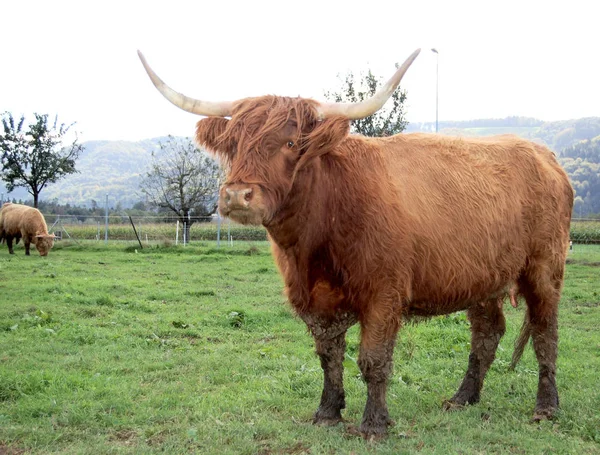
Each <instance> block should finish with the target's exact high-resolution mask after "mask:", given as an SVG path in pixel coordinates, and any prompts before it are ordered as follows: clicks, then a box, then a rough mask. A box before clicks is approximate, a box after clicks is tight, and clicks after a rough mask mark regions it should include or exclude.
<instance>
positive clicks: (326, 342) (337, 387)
mask: <svg viewBox="0 0 600 455" xmlns="http://www.w3.org/2000/svg"><path fill="white" fill-rule="evenodd" d="M302 319H303V320H304V322H306V324H307V325H308V328H309V329H310V331H311V332H312V335H313V337H314V339H315V345H316V351H317V354H318V355H319V359H320V360H321V368H323V377H324V380H323V392H322V394H321V402H320V404H319V407H318V409H317V412H316V413H315V415H314V418H313V423H315V424H318V425H335V424H337V423H338V422H341V421H342V413H341V411H342V409H344V408H345V407H346V401H345V393H344V382H343V373H344V366H343V361H344V355H345V352H346V331H347V330H348V328H349V327H350V326H352V325H353V324H354V323H355V322H356V317H355V316H354V315H352V314H350V313H344V314H342V315H340V316H338V317H336V318H334V319H330V318H322V317H319V316H314V315H313V316H303V318H302Z"/></svg>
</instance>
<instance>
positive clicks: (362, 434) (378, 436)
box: [346, 425, 387, 442]
mask: <svg viewBox="0 0 600 455" xmlns="http://www.w3.org/2000/svg"><path fill="white" fill-rule="evenodd" d="M346 432H347V433H348V434H349V435H351V436H358V437H359V438H363V439H365V440H367V441H369V442H378V441H382V440H384V439H385V438H386V437H387V427H386V428H384V429H377V430H374V429H368V430H367V429H363V426H362V425H361V426H360V428H359V427H357V426H356V425H347V426H346Z"/></svg>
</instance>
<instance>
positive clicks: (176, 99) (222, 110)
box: [138, 51, 233, 117]
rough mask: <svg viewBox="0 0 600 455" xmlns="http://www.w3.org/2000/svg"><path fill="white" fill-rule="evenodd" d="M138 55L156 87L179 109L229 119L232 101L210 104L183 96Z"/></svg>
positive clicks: (140, 54)
mask: <svg viewBox="0 0 600 455" xmlns="http://www.w3.org/2000/svg"><path fill="white" fill-rule="evenodd" d="M138 55H139V57H140V60H141V61H142V65H144V68H145V70H146V72H147V73H148V76H150V80H152V83H153V84H154V86H155V87H156V88H157V89H158V91H159V92H160V93H161V94H162V96H164V97H165V98H166V99H168V100H169V101H170V102H171V103H173V104H174V105H175V106H177V107H178V108H180V109H183V110H184V111H187V112H191V113H192V114H198V115H208V116H213V117H229V116H230V115H231V110H232V106H233V103H232V102H231V101H220V102H210V101H202V100H197V99H194V98H190V97H188V96H185V95H182V94H181V93H179V92H176V91H175V90H173V89H172V88H171V87H169V86H168V85H167V84H165V83H164V82H163V80H162V79H161V78H160V77H158V76H157V74H156V73H155V72H154V71H153V70H152V68H150V65H148V62H146V59H145V58H144V56H143V54H142V53H141V52H140V51H138Z"/></svg>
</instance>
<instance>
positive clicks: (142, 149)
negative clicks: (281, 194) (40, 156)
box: [0, 117, 600, 216]
mask: <svg viewBox="0 0 600 455" xmlns="http://www.w3.org/2000/svg"><path fill="white" fill-rule="evenodd" d="M439 128H440V133H442V134H449V135H462V136H487V135H494V134H507V133H512V134H516V135H518V136H521V137H524V138H527V139H531V140H534V141H537V142H540V143H544V144H546V145H547V146H549V147H550V148H551V149H552V150H554V151H555V152H556V154H557V155H558V156H559V159H560V160H561V162H562V164H563V166H565V169H566V170H567V172H568V173H569V176H570V177H571V181H572V182H573V186H574V187H575V190H576V191H577V199H576V201H575V214H576V215H582V216H585V215H589V214H592V213H596V214H600V117H589V118H581V119H576V120H564V121H558V122H543V121H541V120H537V119H533V118H527V117H508V118H505V119H480V120H472V121H461V122H448V121H442V122H440V123H439ZM406 131H407V132H413V131H430V132H431V131H435V123H412V124H409V126H408V128H407V129H406ZM163 139H165V138H154V139H147V140H143V141H138V142H127V141H89V142H85V143H84V144H83V145H84V147H85V151H84V152H83V153H82V155H81V157H80V158H79V160H78V161H77V164H76V168H77V170H78V171H79V173H77V174H74V175H71V176H68V177H66V178H65V179H63V180H61V181H60V182H58V183H55V184H52V185H50V186H48V188H46V189H44V190H43V191H42V193H41V199H42V200H46V201H51V200H53V199H56V200H57V202H59V203H60V204H67V203H69V204H71V205H78V206H85V207H91V206H92V205H93V202H92V201H95V202H96V204H98V205H100V206H103V205H104V201H105V198H106V195H107V194H108V198H109V205H110V206H111V207H116V206H117V204H120V206H121V207H122V208H128V207H131V206H132V205H133V204H135V203H136V202H138V201H140V200H141V199H142V196H141V194H140V191H139V180H140V175H141V174H143V173H144V172H145V171H146V169H147V167H148V165H149V163H150V160H151V156H152V152H156V153H159V152H160V148H159V146H158V144H159V141H160V140H163ZM0 193H3V194H4V198H5V199H6V197H7V193H6V190H5V188H4V187H3V186H2V185H1V184H0ZM8 197H9V198H10V199H13V198H14V199H16V200H19V199H21V200H23V201H26V200H30V199H31V196H29V195H28V194H27V192H26V191H25V190H23V189H18V190H15V191H13V192H12V193H11V194H10V195H8Z"/></svg>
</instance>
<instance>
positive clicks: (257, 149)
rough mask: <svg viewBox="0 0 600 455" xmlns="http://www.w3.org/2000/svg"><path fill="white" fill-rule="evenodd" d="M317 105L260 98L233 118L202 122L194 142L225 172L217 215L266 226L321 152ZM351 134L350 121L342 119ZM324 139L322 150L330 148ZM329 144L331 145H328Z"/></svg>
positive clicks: (244, 102)
mask: <svg viewBox="0 0 600 455" xmlns="http://www.w3.org/2000/svg"><path fill="white" fill-rule="evenodd" d="M315 104H316V103H315V102H314V101H311V100H305V99H300V98H293V99H292V98H283V97H272V96H271V97H261V98H251V99H246V100H242V101H240V102H239V103H238V104H237V105H236V107H235V109H234V112H233V115H232V116H231V119H225V118H218V117H209V118H206V119H203V120H200V121H199V122H198V125H197V129H196V140H197V142H198V143H199V144H200V145H203V146H205V147H207V148H208V149H209V150H211V151H213V152H214V153H216V154H217V155H218V156H219V157H220V158H221V161H222V162H223V163H224V164H225V166H226V168H227V177H226V180H225V182H223V184H222V185H221V188H220V193H219V211H220V212H221V214H222V215H223V216H226V217H229V218H231V219H233V220H234V221H237V222H239V223H242V224H264V225H268V224H269V222H270V221H271V220H272V219H273V216H274V215H275V213H277V211H278V210H279V209H280V208H281V206H282V205H283V204H284V203H285V201H286V198H287V197H288V195H289V193H290V191H291V189H292V186H293V182H294V178H295V175H296V173H297V172H299V170H300V168H301V167H303V166H304V165H305V164H306V163H307V162H308V161H309V160H310V159H312V158H314V157H315V156H316V155H317V154H318V153H317V151H315V150H314V149H315V147H314V144H315V143H316V139H317V138H316V137H315V136H314V132H315V131H318V130H321V129H323V128H319V127H320V126H322V124H323V123H325V122H320V121H318V120H317V115H318V114H317V111H316V109H315V108H314V105H315ZM341 122H342V123H343V125H345V129H344V131H343V134H344V136H345V135H346V134H347V129H348V126H347V125H348V121H347V120H346V119H341ZM324 142H327V141H326V140H324V138H323V137H322V135H321V136H320V142H319V150H321V152H320V153H321V154H322V153H323V152H322V150H323V149H324V148H328V149H330V148H331V146H332V145H333V144H332V143H324ZM330 142H331V141H330Z"/></svg>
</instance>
